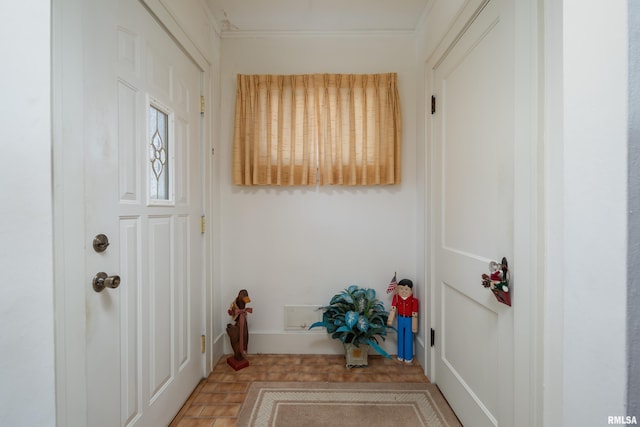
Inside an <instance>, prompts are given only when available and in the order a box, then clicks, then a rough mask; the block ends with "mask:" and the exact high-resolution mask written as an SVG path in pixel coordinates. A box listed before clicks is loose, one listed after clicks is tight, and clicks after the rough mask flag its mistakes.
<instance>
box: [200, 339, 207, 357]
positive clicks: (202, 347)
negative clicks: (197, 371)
mask: <svg viewBox="0 0 640 427" xmlns="http://www.w3.org/2000/svg"><path fill="white" fill-rule="evenodd" d="M206 346H207V340H206V338H205V336H204V335H202V336H200V351H201V352H202V353H203V354H204V350H205V349H206Z"/></svg>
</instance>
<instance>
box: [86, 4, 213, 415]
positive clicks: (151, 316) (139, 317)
mask: <svg viewBox="0 0 640 427" xmlns="http://www.w3.org/2000/svg"><path fill="white" fill-rule="evenodd" d="M87 10H88V11H89V13H88V16H89V17H88V19H87V29H86V31H85V32H86V35H87V43H86V46H87V50H86V52H85V73H86V75H87V76H89V77H87V82H88V84H87V85H86V88H85V105H87V114H86V120H85V137H86V138H87V143H86V147H87V148H86V152H85V176H84V180H85V191H86V205H87V206H86V219H85V221H86V224H87V239H89V241H91V239H92V238H93V236H94V235H96V234H98V233H104V234H106V235H107V236H108V237H109V239H110V243H111V244H110V246H109V247H108V248H107V250H106V251H105V252H103V253H96V252H94V251H93V249H92V248H91V247H88V248H87V254H86V259H85V265H86V270H87V275H88V276H89V277H90V276H92V275H93V274H95V273H97V272H98V271H105V272H107V273H108V274H109V275H116V274H117V275H119V276H120V278H121V283H120V286H119V287H118V288H116V289H105V290H104V291H102V292H100V293H97V292H94V291H93V290H89V291H88V293H87V360H88V362H87V381H88V384H87V390H88V393H87V394H88V395H87V400H88V424H89V425H91V426H109V427H112V426H159V425H167V424H168V423H169V422H170V421H171V419H172V417H173V416H174V415H175V414H176V413H177V411H178V410H179V409H180V406H181V405H182V403H183V402H184V401H185V400H186V399H187V397H188V396H189V393H190V392H191V391H192V390H193V388H194V387H195V386H196V384H197V383H198V381H199V380H200V378H201V377H202V372H203V369H202V366H203V357H202V355H201V353H200V335H201V333H202V325H203V320H202V316H203V313H202V309H201V304H200V301H202V297H203V289H204V287H203V277H202V263H203V242H202V236H201V234H200V216H201V214H202V212H203V202H202V191H201V186H202V185H203V180H202V176H203V171H202V166H201V165H202V162H201V161H200V158H201V143H202V141H201V135H200V128H201V127H200V120H201V117H200V111H199V106H200V81H201V78H200V76H201V70H200V69H199V68H198V67H197V66H196V65H195V64H194V63H193V62H192V61H191V60H190V58H189V57H188V56H187V55H185V53H184V51H183V50H182V49H181V48H180V47H179V46H178V45H177V44H176V42H175V40H174V39H173V38H172V37H171V36H170V35H168V34H167V33H166V31H165V30H164V29H163V27H161V26H160V25H159V24H158V22H157V21H156V20H155V19H154V17H153V16H152V15H150V12H149V11H148V10H147V9H146V8H145V7H143V6H142V4H141V3H140V2H138V1H128V0H122V1H119V2H105V1H98V0H96V1H93V2H92V3H91V4H90V6H88V7H87ZM151 105H152V106H153V107H154V108H157V109H158V110H160V111H161V114H160V116H162V117H163V118H164V119H165V121H164V122H158V123H166V125H167V126H166V134H165V133H164V129H165V127H164V126H162V125H160V124H159V125H154V124H153V123H152V122H150V119H149V117H150V115H151V113H152V111H151V110H150V106H151ZM154 126H155V127H154ZM155 130H158V133H157V135H156V134H154V132H155ZM152 138H156V141H159V140H162V141H164V142H165V144H166V146H165V145H162V144H160V145H158V146H156V147H155V148H153V147H152V146H151V145H150V141H151V140H152ZM153 160H155V162H152V161H153ZM154 168H155V174H154ZM165 175H168V176H169V179H168V181H167V182H166V185H165V184H164V180H163V179H162V178H160V179H157V176H161V177H162V176H165ZM156 181H162V182H163V184H158V185H159V186H161V187H162V188H165V186H166V188H167V191H166V194H165V193H162V191H160V193H161V197H159V199H154V198H153V197H152V196H151V195H152V194H155V190H153V189H152V186H151V183H152V182H156ZM165 196H166V197H165Z"/></svg>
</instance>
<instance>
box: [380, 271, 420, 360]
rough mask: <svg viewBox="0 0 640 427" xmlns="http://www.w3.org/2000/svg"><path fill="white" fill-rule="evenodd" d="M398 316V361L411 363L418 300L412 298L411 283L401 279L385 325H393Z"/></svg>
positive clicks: (416, 324)
mask: <svg viewBox="0 0 640 427" xmlns="http://www.w3.org/2000/svg"><path fill="white" fill-rule="evenodd" d="M396 313H397V314H398V360H400V361H403V360H404V361H405V362H407V363H411V362H412V361H413V334H415V333H417V332H418V299H417V298H414V297H413V282H412V281H411V280H409V279H402V280H400V281H399V282H398V287H397V288H396V293H395V294H394V295H393V301H391V311H390V312H389V319H388V320H387V325H389V326H391V325H393V319H394V318H395V317H396Z"/></svg>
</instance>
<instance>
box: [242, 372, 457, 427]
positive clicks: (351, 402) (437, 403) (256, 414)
mask: <svg viewBox="0 0 640 427" xmlns="http://www.w3.org/2000/svg"><path fill="white" fill-rule="evenodd" d="M237 426H238V427H241V426H242V427H244V426H251V427H301V426H302V427H323V426H327V427H329V426H331V427H337V426H340V427H375V426H381V427H382V426H385V427H386V426H393V427H421V426H422V427H453V426H460V423H459V422H458V420H457V418H456V416H455V415H454V413H453V411H452V410H451V408H450V407H449V405H448V404H447V402H446V401H445V400H444V398H443V397H442V394H440V391H439V390H438V388H437V387H436V386H435V385H434V384H429V383H427V384H424V383H421V384H416V383H406V384H405V383H356V384H352V383H292V382H288V383H278V382H255V383H252V384H251V386H250V387H249V390H248V392H247V397H246V399H245V401H244V404H243V405H242V408H241V410H240V414H239V415H238V423H237Z"/></svg>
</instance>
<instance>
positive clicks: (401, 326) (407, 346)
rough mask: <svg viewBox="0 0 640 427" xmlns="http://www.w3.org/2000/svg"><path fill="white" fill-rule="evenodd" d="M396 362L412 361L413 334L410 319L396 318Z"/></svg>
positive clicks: (404, 317) (405, 317)
mask: <svg viewBox="0 0 640 427" xmlns="http://www.w3.org/2000/svg"><path fill="white" fill-rule="evenodd" d="M398 360H404V361H407V362H411V361H412V360H413V332H412V331H411V317H410V316H409V317H407V316H398Z"/></svg>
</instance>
